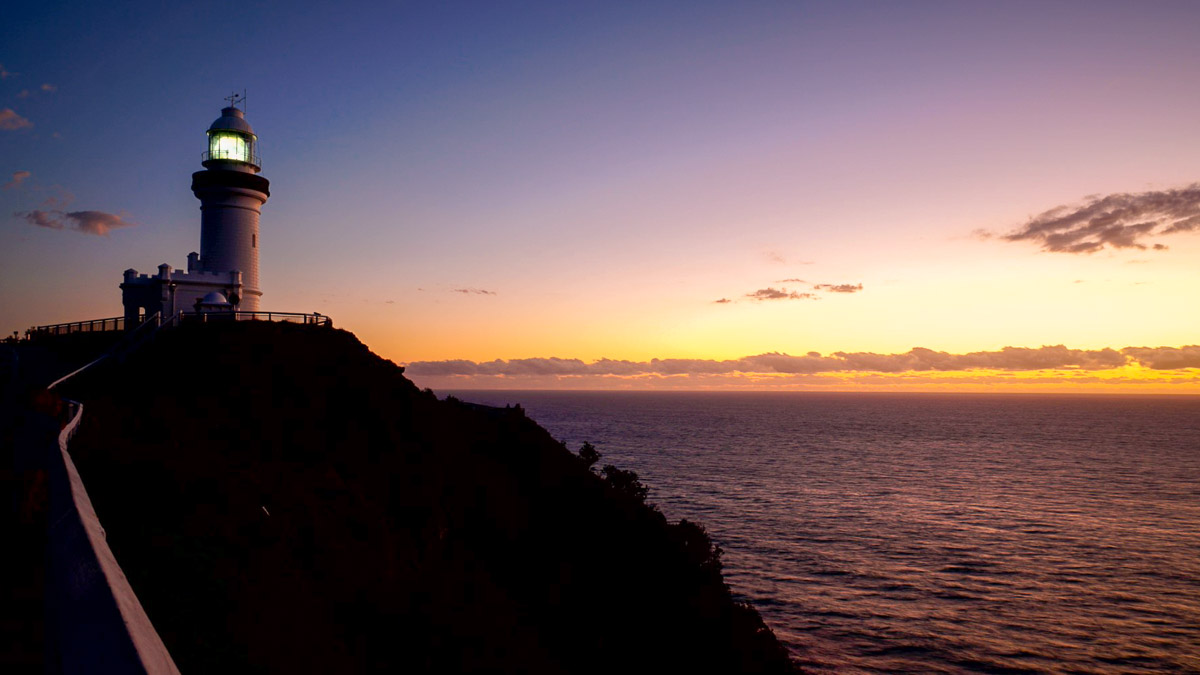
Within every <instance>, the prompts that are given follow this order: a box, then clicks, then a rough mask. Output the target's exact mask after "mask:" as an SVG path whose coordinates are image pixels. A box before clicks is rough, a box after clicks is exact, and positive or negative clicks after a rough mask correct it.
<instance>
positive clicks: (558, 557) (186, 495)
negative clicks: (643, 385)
mask: <svg viewBox="0 0 1200 675" xmlns="http://www.w3.org/2000/svg"><path fill="white" fill-rule="evenodd" d="M401 372H402V371H401V369H400V368H398V367H396V366H395V365H394V364H392V363H391V362H388V361H385V360H383V359H380V358H379V357H377V356H375V355H374V354H372V353H371V352H370V351H369V350H368V349H367V348H366V347H365V346H363V345H362V344H361V343H360V342H358V340H357V339H355V338H354V336H353V335H351V334H349V333H346V332H343V331H336V330H331V329H315V328H305V327H301V326H291V325H286V324H260V325H252V324H248V323H238V324H230V325H223V326H222V325H208V326H192V327H185V328H182V329H179V330H176V331H172V332H170V333H166V334H164V335H163V336H161V338H160V339H159V341H158V342H157V343H156V344H153V345H151V346H149V347H148V348H147V349H145V350H144V351H143V352H141V353H140V354H138V355H137V357H136V358H134V359H132V360H130V361H129V362H128V363H126V364H124V365H122V366H113V367H110V368H108V369H103V370H98V371H97V372H96V373H95V374H93V375H90V376H88V377H87V378H86V379H84V380H82V381H80V382H78V383H74V384H73V385H72V387H71V388H70V389H69V390H68V392H67V393H68V394H72V395H74V396H75V397H77V398H79V399H81V400H83V401H84V403H85V416H84V422H83V426H82V428H81V430H80V433H79V435H78V436H77V437H76V440H75V441H74V442H73V443H72V453H73V455H74V456H75V458H76V462H77V464H78V466H79V468H80V471H81V473H82V475H83V477H84V481H85V483H86V484H87V486H88V490H89V492H90V494H91V496H92V499H93V502H94V503H95V506H96V509H97V511H98V513H99V515H100V518H101V520H102V522H103V523H104V524H105V527H106V529H107V531H108V537H109V542H110V545H111V546H112V548H113V550H114V551H115V553H116V555H117V557H118V559H119V560H120V561H121V564H122V566H123V568H124V569H125V571H126V574H127V575H128V577H129V579H130V581H131V583H132V584H133V587H134V589H135V590H136V591H137V593H138V594H139V596H140V598H141V599H142V602H143V604H144V605H145V607H146V610H147V612H148V613H149V615H150V617H151V619H152V620H153V621H154V623H155V625H156V626H157V628H158V630H159V632H160V633H161V634H162V637H163V639H164V641H165V642H166V644H167V646H168V648H169V649H170V650H171V652H172V654H173V655H174V657H175V659H176V661H177V663H178V665H179V666H180V668H181V669H182V670H183V672H185V673H187V672H193V673H195V672H229V671H253V672H278V673H294V672H320V671H324V672H363V671H377V670H390V671H394V670H403V671H407V672H453V671H468V670H470V671H482V670H487V671H508V672H547V673H550V672H576V673H588V672H597V673H598V672H609V671H613V670H616V669H619V670H624V671H650V670H654V671H658V672H683V671H688V670H692V671H697V672H737V671H743V672H790V669H791V666H790V664H789V663H788V661H787V657H786V655H785V652H784V650H783V649H782V647H781V646H780V645H779V644H778V642H777V641H776V640H775V638H774V636H773V635H772V634H771V632H770V630H769V629H767V628H766V627H765V626H764V625H763V624H762V621H761V619H760V618H759V617H758V615H757V613H756V612H755V611H754V610H753V609H750V608H748V607H745V606H742V605H739V604H736V603H734V602H733V601H732V599H731V598H730V595H729V591H728V588H727V587H726V585H725V584H724V582H723V580H722V578H721V574H720V563H719V555H718V554H717V553H716V552H715V551H714V550H713V549H712V548H710V544H709V541H708V539H707V537H706V536H705V534H704V532H703V529H702V528H700V527H697V526H695V525H691V524H688V523H680V524H668V523H667V521H666V520H665V519H664V518H663V517H662V515H661V514H659V513H658V512H657V511H656V510H654V509H653V508H651V507H647V506H646V505H645V504H643V503H642V501H641V499H640V498H639V497H638V496H637V495H636V494H635V493H636V492H637V490H636V488H637V484H636V483H634V484H632V485H629V484H628V483H629V480H628V479H629V478H630V476H628V475H622V474H620V473H618V474H617V475H616V476H615V477H614V478H613V479H611V480H604V479H603V478H601V477H600V476H599V475H597V474H596V473H595V472H593V471H590V470H589V469H588V467H587V465H586V463H584V462H583V461H581V460H580V459H579V458H578V457H576V456H575V455H573V454H571V453H569V452H567V450H566V449H565V448H564V447H563V446H562V445H561V444H559V443H557V442H555V441H554V440H553V439H552V438H551V437H550V436H549V435H548V434H547V433H546V432H545V431H544V430H543V429H541V428H540V427H538V426H537V425H536V424H534V423H533V422H532V421H530V420H528V419H527V418H525V416H524V414H523V413H522V412H521V411H520V410H519V409H514V410H506V411H495V410H491V411H489V410H480V409H476V408H473V407H471V406H467V405H464V404H458V403H455V402H453V401H438V400H436V398H434V397H433V396H432V395H431V394H429V393H423V392H420V391H418V390H417V388H416V387H415V386H414V385H413V384H412V383H411V382H409V381H408V380H407V379H406V378H404V376H403V375H402V374H401ZM623 483H624V485H623Z"/></svg>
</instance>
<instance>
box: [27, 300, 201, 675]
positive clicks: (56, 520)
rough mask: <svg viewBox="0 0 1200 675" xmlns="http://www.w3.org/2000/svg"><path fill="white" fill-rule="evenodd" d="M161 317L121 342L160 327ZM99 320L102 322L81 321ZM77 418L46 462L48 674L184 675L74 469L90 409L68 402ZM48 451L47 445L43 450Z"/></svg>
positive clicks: (150, 321)
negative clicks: (77, 440)
mask: <svg viewBox="0 0 1200 675" xmlns="http://www.w3.org/2000/svg"><path fill="white" fill-rule="evenodd" d="M159 319H160V317H159V315H158V314H157V313H156V314H154V315H153V316H151V317H150V318H148V319H146V321H145V322H143V323H142V324H141V325H140V326H138V327H137V328H136V329H134V330H133V331H130V333H129V334H128V335H126V337H125V338H123V339H122V341H121V342H122V343H125V342H129V341H131V340H134V339H135V338H137V336H139V335H140V334H144V333H145V332H146V331H148V330H149V331H150V333H151V334H153V330H150V329H151V328H154V327H157V326H158V325H159V324H160V323H161V322H160V321H159ZM81 323H95V322H81ZM116 350H117V347H114V348H113V349H112V350H110V351H109V352H107V353H106V354H104V355H103V356H101V357H100V358H98V359H96V360H95V361H93V362H91V363H89V364H88V365H86V366H84V367H83V368H80V369H79V370H76V371H75V372H73V373H71V374H70V375H67V376H65V377H62V378H59V379H58V380H56V381H55V382H54V383H53V384H51V385H50V386H49V387H47V388H46V389H47V391H50V390H52V389H54V388H55V387H56V386H58V385H59V384H61V383H63V382H65V381H66V380H68V379H70V378H72V377H74V376H75V375H78V374H79V373H81V372H83V371H85V370H87V369H88V368H90V367H91V366H93V365H95V364H97V363H99V362H101V361H103V360H104V359H106V358H108V357H109V356H110V355H114V354H116ZM63 401H64V402H65V403H66V404H67V410H68V411H69V413H70V415H69V418H68V421H67V423H66V425H65V426H64V427H63V428H62V430H61V432H60V433H59V435H58V447H57V448H56V449H54V450H50V452H48V453H47V456H46V457H45V459H46V460H47V461H46V463H45V464H46V467H47V475H48V481H47V482H48V485H49V494H50V503H49V514H48V527H47V532H46V567H47V569H46V584H45V587H46V613H47V620H48V626H47V632H48V633H49V635H48V638H50V640H49V642H50V644H53V645H55V649H54V651H53V652H47V653H48V655H50V656H51V657H52V659H53V664H52V665H51V664H49V663H48V664H47V672H56V673H62V675H76V674H78V675H83V674H85V673H93V672H96V671H97V669H98V668H99V669H101V670H103V671H104V672H107V673H122V674H124V673H128V674H129V675H179V669H178V668H177V667H176V666H175V662H174V660H172V658H171V654H170V653H169V652H168V651H167V648H166V646H165V645H164V644H163V641H162V639H161V638H160V637H159V635H158V632H157V631H155V629H154V625H153V624H152V623H151V622H150V618H149V617H148V616H147V615H146V611H145V609H143V608H142V603H141V602H140V601H139V600H138V597H137V594H136V593H134V591H133V588H132V587H131V586H130V585H129V580H128V579H126V577H125V573H124V571H122V570H121V565H120V564H119V563H118V562H117V559H116V557H115V556H114V555H113V552H112V549H110V548H109V547H108V541H107V537H106V535H105V532H104V526H103V525H101V524H100V519H99V518H98V517H97V516H96V511H95V509H94V508H93V507H92V500H91V498H90V497H88V493H87V490H86V489H85V488H84V486H83V479H82V478H80V476H79V471H78V470H77V469H76V468H75V463H74V461H72V459H71V454H70V453H69V452H68V450H67V443H68V442H69V441H70V440H71V437H72V436H73V435H74V434H75V430H76V429H77V428H78V426H79V420H80V419H81V418H82V417H83V404H81V403H79V402H78V401H71V400H69V399H63ZM40 450H42V451H43V452H46V451H47V450H49V449H48V448H40Z"/></svg>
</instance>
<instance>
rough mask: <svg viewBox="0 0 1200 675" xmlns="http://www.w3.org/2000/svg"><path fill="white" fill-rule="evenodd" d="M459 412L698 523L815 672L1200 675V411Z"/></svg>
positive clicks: (711, 400) (1186, 402)
mask: <svg viewBox="0 0 1200 675" xmlns="http://www.w3.org/2000/svg"><path fill="white" fill-rule="evenodd" d="M456 395H458V396H460V397H461V398H464V399H466V400H471V401H476V402H480V403H485V404H492V405H504V404H507V403H521V404H522V405H523V406H525V408H526V410H527V411H528V412H529V414H530V416H531V417H533V418H534V419H535V420H537V421H538V422H540V423H541V424H542V425H543V426H545V427H546V428H547V429H549V430H550V432H551V433H552V434H554V435H555V436H556V437H557V438H560V439H562V440H564V441H566V442H567V443H568V445H570V446H571V447H572V448H577V447H578V446H579V445H580V444H581V443H582V442H583V441H591V442H593V443H595V444H596V445H597V447H598V448H599V450H600V451H601V452H602V453H603V454H604V455H605V460H604V461H606V462H612V463H614V464H617V465H619V466H622V467H623V468H630V469H633V470H635V471H637V472H638V473H639V474H640V475H641V476H642V477H643V479H644V480H645V482H646V483H647V484H648V485H650V486H651V488H652V491H651V500H652V501H654V502H656V503H657V504H659V505H660V507H661V508H662V510H663V511H664V512H665V513H666V514H667V515H668V516H669V517H672V518H681V517H683V518H692V519H695V520H698V521H700V522H703V523H705V524H706V525H707V526H708V528H709V529H710V531H711V532H712V533H713V535H714V537H715V538H716V539H717V540H718V541H719V542H720V543H721V545H722V546H723V547H724V549H725V551H726V555H725V562H726V571H727V576H728V579H729V582H730V586H731V587H732V588H733V589H734V592H735V593H736V594H737V595H738V596H739V597H741V598H743V599H746V600H748V601H750V602H753V603H754V604H755V606H757V607H758V608H759V611H760V612H761V613H762V614H763V616H764V618H765V619H766V620H767V621H768V622H769V623H770V624H771V625H772V627H773V628H774V629H775V631H776V634H777V635H779V637H780V639H781V640H783V641H784V642H785V643H786V644H787V645H788V646H789V648H790V649H792V651H793V653H794V654H795V655H796V657H797V659H798V660H799V661H800V662H801V663H802V664H803V665H804V666H805V667H806V668H808V669H810V670H812V671H814V672H829V673H832V672H838V673H882V672H913V673H961V672H983V673H1032V672H1037V673H1044V672H1049V673H1113V672H1120V673H1156V672H1200V424H1197V421H1198V420H1200V400H1197V399H1194V398H1191V399H1189V398H1182V397H1181V398H1166V397H1164V398H1158V397H1144V398H1117V397H1112V398H1109V397H1067V396H1062V397H1058V396H1042V397H1020V396H940V395H916V396H896V395H836V394H820V395H810V394H746V393H740V394H642V393H621V394H611V393H576V392H570V393H563V392H556V393H549V392H456Z"/></svg>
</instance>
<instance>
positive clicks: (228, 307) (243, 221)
mask: <svg viewBox="0 0 1200 675" xmlns="http://www.w3.org/2000/svg"><path fill="white" fill-rule="evenodd" d="M226 100H227V101H229V105H228V106H227V107H225V108H223V109H222V110H221V116H220V117H218V118H217V120H216V121H215V122H213V123H212V124H210V125H209V127H208V132H207V133H208V149H207V150H205V151H204V153H203V155H202V158H201V165H202V166H203V167H204V170H203V171H197V172H195V173H193V174H192V194H194V195H196V198H197V199H199V200H200V252H199V253H195V252H192V253H189V254H188V257H187V270H186V271H183V270H177V269H175V268H173V267H172V266H171V265H168V264H166V263H163V264H161V265H159V266H158V273H157V274H138V271H137V270H135V269H128V270H125V275H124V278H123V280H122V283H121V301H122V304H123V305H124V308H125V326H126V327H127V328H132V327H134V326H136V325H138V324H139V323H140V322H141V321H144V320H145V319H147V318H150V317H151V316H153V315H155V314H158V315H159V316H160V317H162V318H163V319H166V318H168V317H171V316H174V315H175V314H176V313H178V312H205V313H208V312H234V311H237V312H254V311H258V309H259V301H260V299H261V298H262V288H261V287H260V286H259V277H258V249H259V246H260V244H261V242H260V241H259V231H258V220H259V217H260V216H261V215H262V206H263V204H266V203H267V198H268V197H270V195H271V192H270V182H269V181H267V179H266V178H264V177H263V176H261V175H259V174H260V172H261V171H262V162H261V161H260V160H259V156H258V136H256V135H255V134H254V129H253V128H251V127H250V123H249V122H247V121H246V113H245V110H244V107H245V104H244V98H243V97H239V96H237V95H234V96H231V97H229V98H227V99H226ZM239 104H241V105H242V107H238V105H239Z"/></svg>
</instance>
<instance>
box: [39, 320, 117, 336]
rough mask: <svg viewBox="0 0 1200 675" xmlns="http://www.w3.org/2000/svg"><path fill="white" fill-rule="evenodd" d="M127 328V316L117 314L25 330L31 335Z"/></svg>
mask: <svg viewBox="0 0 1200 675" xmlns="http://www.w3.org/2000/svg"><path fill="white" fill-rule="evenodd" d="M123 330H125V317H122V316H117V317H113V318H111V319H92V320H91V321H72V322H70V323H56V324H52V325H49V326H34V327H33V328H30V329H29V330H27V331H25V334H26V335H28V336H30V337H41V336H43V335H69V334H71V333H107V332H113V331H123Z"/></svg>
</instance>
